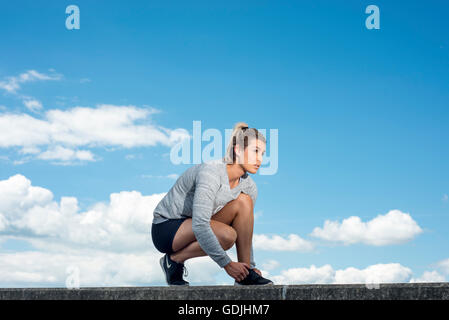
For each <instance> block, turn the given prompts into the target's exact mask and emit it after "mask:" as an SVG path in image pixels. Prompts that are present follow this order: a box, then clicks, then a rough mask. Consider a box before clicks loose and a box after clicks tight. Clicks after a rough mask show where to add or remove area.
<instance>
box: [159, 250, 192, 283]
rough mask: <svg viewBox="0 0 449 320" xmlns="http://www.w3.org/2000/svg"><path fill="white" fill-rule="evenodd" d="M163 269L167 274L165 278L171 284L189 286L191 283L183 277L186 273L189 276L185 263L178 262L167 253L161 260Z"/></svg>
mask: <svg viewBox="0 0 449 320" xmlns="http://www.w3.org/2000/svg"><path fill="white" fill-rule="evenodd" d="M159 263H160V265H161V268H162V271H164V274H165V280H166V281H167V284H168V285H169V286H188V285H189V283H188V282H187V281H185V280H184V279H183V278H182V274H183V271H184V275H185V276H187V269H186V268H185V266H184V263H178V262H175V261H173V260H172V259H170V257H169V255H168V254H165V255H164V256H163V257H162V258H161V259H160V260H159Z"/></svg>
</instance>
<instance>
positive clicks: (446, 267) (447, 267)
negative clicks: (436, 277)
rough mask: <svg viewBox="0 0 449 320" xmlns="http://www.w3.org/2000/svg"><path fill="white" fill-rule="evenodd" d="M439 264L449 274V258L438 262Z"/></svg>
mask: <svg viewBox="0 0 449 320" xmlns="http://www.w3.org/2000/svg"><path fill="white" fill-rule="evenodd" d="M437 266H438V267H439V268H440V269H441V270H442V271H443V272H444V273H445V274H447V275H449V259H445V260H443V261H440V262H438V263H437Z"/></svg>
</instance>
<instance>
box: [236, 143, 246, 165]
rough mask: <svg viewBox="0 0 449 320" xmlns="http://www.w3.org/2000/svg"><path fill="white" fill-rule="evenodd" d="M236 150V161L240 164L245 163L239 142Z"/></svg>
mask: <svg viewBox="0 0 449 320" xmlns="http://www.w3.org/2000/svg"><path fill="white" fill-rule="evenodd" d="M234 152H235V163H240V164H241V163H243V161H244V160H243V159H242V158H244V155H243V154H242V153H241V149H240V146H239V145H238V144H236V145H235V146H234Z"/></svg>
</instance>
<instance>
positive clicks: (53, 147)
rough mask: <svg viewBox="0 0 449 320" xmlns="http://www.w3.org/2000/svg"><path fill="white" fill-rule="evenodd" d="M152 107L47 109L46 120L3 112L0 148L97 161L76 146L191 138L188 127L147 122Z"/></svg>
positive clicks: (147, 143) (165, 142)
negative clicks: (45, 149) (181, 127)
mask: <svg viewBox="0 0 449 320" xmlns="http://www.w3.org/2000/svg"><path fill="white" fill-rule="evenodd" d="M157 112H159V111H158V110H156V109H153V108H146V109H142V108H137V107H135V106H115V105H98V106H97V108H88V107H75V108H72V109H68V110H56V109H55V110H48V111H46V112H45V115H44V118H43V119H38V118H35V117H32V116H30V115H28V114H11V113H4V114H0V148H2V147H3V148H9V147H22V148H28V150H38V149H37V148H38V147H43V146H47V147H48V149H49V150H48V151H44V152H42V153H40V154H38V155H37V157H36V158H37V159H46V160H50V159H51V160H54V159H60V160H67V159H78V160H85V161H92V160H94V156H93V154H92V153H91V152H90V151H87V150H81V151H75V150H74V149H75V148H77V147H84V148H88V147H109V146H112V147H122V148H132V147H142V146H155V145H157V144H162V145H166V146H172V145H174V144H175V143H177V142H178V141H180V140H182V139H185V138H189V133H188V131H187V130H185V129H175V130H171V129H166V128H163V127H160V126H157V125H155V124H152V123H150V122H148V123H147V124H138V123H136V122H137V121H142V120H147V119H148V117H149V116H150V115H151V114H154V113H157Z"/></svg>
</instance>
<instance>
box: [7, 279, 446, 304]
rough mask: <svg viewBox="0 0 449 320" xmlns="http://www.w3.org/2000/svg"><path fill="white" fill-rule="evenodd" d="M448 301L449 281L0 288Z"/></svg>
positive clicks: (17, 292)
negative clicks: (374, 283)
mask: <svg viewBox="0 0 449 320" xmlns="http://www.w3.org/2000/svg"><path fill="white" fill-rule="evenodd" d="M19 299H26V300H56V299H57V300H61V299H62V300H66V299H68V300H117V299H118V300H129V299H131V300H348V299H350V300H396V299H400V300H449V282H441V283H391V284H379V285H377V286H376V285H366V284H338V285H329V284H323V285H316V284H315V285H274V286H264V287H254V288H253V287H235V286H190V287H168V286H167V287H102V288H88V287H86V288H84V287H82V288H80V289H66V288H0V300H19Z"/></svg>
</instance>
